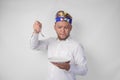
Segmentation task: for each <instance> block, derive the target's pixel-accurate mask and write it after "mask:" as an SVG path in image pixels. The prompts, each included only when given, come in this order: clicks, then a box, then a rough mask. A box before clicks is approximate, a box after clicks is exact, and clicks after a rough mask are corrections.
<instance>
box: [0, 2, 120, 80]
mask: <svg viewBox="0 0 120 80" xmlns="http://www.w3.org/2000/svg"><path fill="white" fill-rule="evenodd" d="M58 10H65V11H67V12H69V13H70V14H71V15H72V16H73V30H72V33H71V36H72V37H73V38H75V39H76V40H78V41H79V42H80V43H82V44H83V46H84V48H85V52H86V57H87V60H88V69H89V70H88V74H87V75H86V76H84V77H81V76H77V80H120V58H119V56H120V42H119V41H120V36H119V34H120V0H0V80H45V79H46V75H47V54H46V53H45V52H42V51H34V50H31V49H30V37H31V34H32V32H33V30H32V25H33V22H34V21H35V20H40V21H41V22H42V23H43V30H42V31H43V33H44V35H45V38H48V37H53V36H56V33H55V31H54V28H53V25H54V16H55V13H56V12H57V11H58Z"/></svg>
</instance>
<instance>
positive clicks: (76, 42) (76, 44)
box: [70, 38, 83, 48]
mask: <svg viewBox="0 0 120 80" xmlns="http://www.w3.org/2000/svg"><path fill="white" fill-rule="evenodd" d="M70 43H71V44H72V45H74V46H75V47H81V48H83V45H82V43H80V42H79V41H77V40H75V39H72V38H71V39H70Z"/></svg>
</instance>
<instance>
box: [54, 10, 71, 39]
mask: <svg viewBox="0 0 120 80" xmlns="http://www.w3.org/2000/svg"><path fill="white" fill-rule="evenodd" d="M71 24H72V17H71V16H70V14H68V13H65V12H64V11H58V12H57V13H56V22H55V26H54V28H55V31H56V33H57V35H58V38H59V39H60V40H65V39H67V38H68V37H69V35H70V31H71V29H72V25H71Z"/></svg>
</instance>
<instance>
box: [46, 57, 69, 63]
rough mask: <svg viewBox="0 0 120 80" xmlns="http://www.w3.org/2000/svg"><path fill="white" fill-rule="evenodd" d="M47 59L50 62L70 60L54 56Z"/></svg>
mask: <svg viewBox="0 0 120 80" xmlns="http://www.w3.org/2000/svg"><path fill="white" fill-rule="evenodd" d="M48 60H49V61H50V62H68V61H70V59H65V58H55V57H52V58H48Z"/></svg>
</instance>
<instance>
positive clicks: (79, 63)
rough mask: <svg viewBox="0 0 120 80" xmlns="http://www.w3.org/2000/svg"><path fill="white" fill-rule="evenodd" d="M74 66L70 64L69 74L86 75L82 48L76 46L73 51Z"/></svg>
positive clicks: (85, 63)
mask: <svg viewBox="0 0 120 80" xmlns="http://www.w3.org/2000/svg"><path fill="white" fill-rule="evenodd" d="M74 60H75V63H74V64H70V69H69V72H71V73H74V74H78V75H86V73H87V71H88V68H87V60H86V57H85V54H84V51H83V48H82V47H81V46H80V45H78V46H77V48H76V49H75V51H74Z"/></svg>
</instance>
